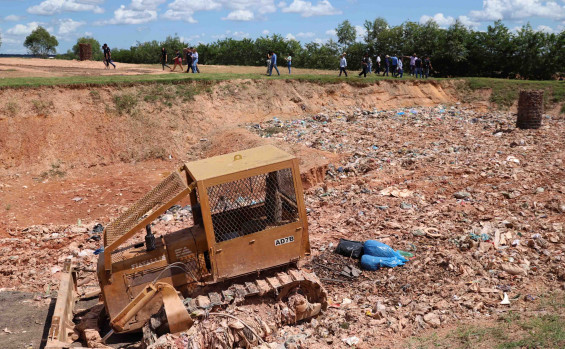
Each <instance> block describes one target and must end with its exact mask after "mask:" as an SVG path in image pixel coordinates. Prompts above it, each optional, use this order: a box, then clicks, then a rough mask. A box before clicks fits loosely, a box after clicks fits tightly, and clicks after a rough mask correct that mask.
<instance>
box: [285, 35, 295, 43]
mask: <svg viewBox="0 0 565 349" xmlns="http://www.w3.org/2000/svg"><path fill="white" fill-rule="evenodd" d="M284 38H285V39H286V40H287V41H290V40H296V37H295V36H294V35H292V34H291V33H288V34H286V36H285V37H284Z"/></svg>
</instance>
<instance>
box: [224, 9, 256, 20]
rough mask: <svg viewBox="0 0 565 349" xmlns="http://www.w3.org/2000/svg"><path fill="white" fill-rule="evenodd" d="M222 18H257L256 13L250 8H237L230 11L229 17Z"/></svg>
mask: <svg viewBox="0 0 565 349" xmlns="http://www.w3.org/2000/svg"><path fill="white" fill-rule="evenodd" d="M222 19H223V20H228V21H252V20H253V19H255V15H254V14H253V12H251V11H249V10H236V11H232V12H230V13H229V14H228V15H227V17H224V18H222Z"/></svg>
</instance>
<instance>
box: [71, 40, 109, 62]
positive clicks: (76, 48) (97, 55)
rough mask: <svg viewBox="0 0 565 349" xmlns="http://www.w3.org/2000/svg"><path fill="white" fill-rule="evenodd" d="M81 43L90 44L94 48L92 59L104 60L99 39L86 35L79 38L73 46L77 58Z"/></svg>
mask: <svg viewBox="0 0 565 349" xmlns="http://www.w3.org/2000/svg"><path fill="white" fill-rule="evenodd" d="M79 44H90V47H91V48H92V59H93V60H95V61H101V60H102V56H103V55H102V50H101V49H100V43H99V42H98V40H96V39H94V38H90V37H86V36H85V37H82V38H78V40H77V43H76V44H75V45H74V46H73V53H74V55H75V57H76V58H78V57H79Z"/></svg>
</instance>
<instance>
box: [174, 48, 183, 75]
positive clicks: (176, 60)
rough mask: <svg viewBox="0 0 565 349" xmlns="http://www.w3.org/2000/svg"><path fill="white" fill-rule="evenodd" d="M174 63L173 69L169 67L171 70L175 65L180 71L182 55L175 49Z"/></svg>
mask: <svg viewBox="0 0 565 349" xmlns="http://www.w3.org/2000/svg"><path fill="white" fill-rule="evenodd" d="M173 62H174V64H173V69H171V71H172V72H173V71H175V69H177V65H178V66H179V67H180V72H181V73H182V71H183V68H182V55H181V54H180V51H179V50H177V52H176V53H175V58H174V60H173Z"/></svg>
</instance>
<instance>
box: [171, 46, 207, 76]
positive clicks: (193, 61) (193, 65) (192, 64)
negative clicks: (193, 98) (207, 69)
mask: <svg viewBox="0 0 565 349" xmlns="http://www.w3.org/2000/svg"><path fill="white" fill-rule="evenodd" d="M183 52H184V54H185V58H186V64H187V66H188V67H187V68H186V72H185V73H189V72H190V70H191V69H192V73H200V69H198V51H196V49H195V48H194V47H187V48H185V49H183ZM168 61H169V60H168V55H167V49H165V48H164V47H162V48H161V66H162V67H163V70H165V67H167V68H169V70H170V71H171V72H174V71H175V70H176V69H177V66H178V67H179V68H180V71H181V72H182V71H184V68H183V66H182V54H181V53H180V51H179V50H176V51H175V56H174V58H173V63H174V64H173V67H172V68H171V67H170V66H169V65H168V64H167V62H168Z"/></svg>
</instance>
